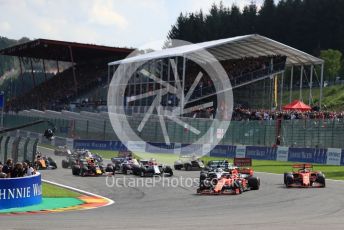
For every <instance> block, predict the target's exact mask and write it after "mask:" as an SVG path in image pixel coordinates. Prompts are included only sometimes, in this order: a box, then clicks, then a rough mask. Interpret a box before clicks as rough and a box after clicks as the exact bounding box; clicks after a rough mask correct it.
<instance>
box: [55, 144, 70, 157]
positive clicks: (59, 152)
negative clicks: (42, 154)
mask: <svg viewBox="0 0 344 230" xmlns="http://www.w3.org/2000/svg"><path fill="white" fill-rule="evenodd" d="M54 154H55V156H68V155H70V154H72V151H70V149H69V148H68V147H67V146H66V145H65V146H58V147H57V148H56V149H55V150H54Z"/></svg>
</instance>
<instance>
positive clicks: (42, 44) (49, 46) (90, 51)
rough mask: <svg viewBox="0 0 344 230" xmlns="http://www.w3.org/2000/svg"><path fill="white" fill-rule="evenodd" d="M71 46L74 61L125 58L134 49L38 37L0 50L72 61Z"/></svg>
mask: <svg viewBox="0 0 344 230" xmlns="http://www.w3.org/2000/svg"><path fill="white" fill-rule="evenodd" d="M70 47H71V48H72V53H73V59H74V62H82V61H87V60H94V59H97V58H112V59H113V58H117V59H118V58H125V57H126V56H127V55H128V54H130V53H131V52H132V51H133V49H128V48H117V47H109V46H99V45H91V44H83V43H77V42H66V41H57V40H48V39H36V40H33V41H30V42H26V43H23V44H20V45H15V46H12V47H8V48H5V49H2V50H0V54H1V55H8V56H17V57H30V58H37V59H45V60H58V61H66V62H70V61H71V56H70V50H69V48H70Z"/></svg>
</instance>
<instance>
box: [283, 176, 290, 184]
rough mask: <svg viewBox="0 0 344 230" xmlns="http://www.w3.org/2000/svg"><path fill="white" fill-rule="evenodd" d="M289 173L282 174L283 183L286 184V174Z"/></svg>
mask: <svg viewBox="0 0 344 230" xmlns="http://www.w3.org/2000/svg"><path fill="white" fill-rule="evenodd" d="M288 174H290V173H284V175H283V180H284V184H287V175H288Z"/></svg>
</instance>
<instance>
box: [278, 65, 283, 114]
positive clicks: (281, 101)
mask: <svg viewBox="0 0 344 230" xmlns="http://www.w3.org/2000/svg"><path fill="white" fill-rule="evenodd" d="M283 86H284V71H283V72H282V77H281V92H280V103H279V109H280V110H282V103H283Z"/></svg>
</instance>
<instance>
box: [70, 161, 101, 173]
mask: <svg viewBox="0 0 344 230" xmlns="http://www.w3.org/2000/svg"><path fill="white" fill-rule="evenodd" d="M103 173H105V170H104V169H103V166H102V165H100V164H98V163H97V162H96V160H95V159H93V158H85V159H79V160H78V162H77V164H75V165H73V167H72V174H73V175H75V176H100V175H103Z"/></svg>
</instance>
